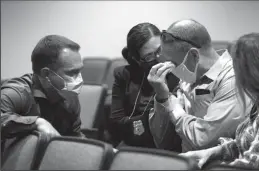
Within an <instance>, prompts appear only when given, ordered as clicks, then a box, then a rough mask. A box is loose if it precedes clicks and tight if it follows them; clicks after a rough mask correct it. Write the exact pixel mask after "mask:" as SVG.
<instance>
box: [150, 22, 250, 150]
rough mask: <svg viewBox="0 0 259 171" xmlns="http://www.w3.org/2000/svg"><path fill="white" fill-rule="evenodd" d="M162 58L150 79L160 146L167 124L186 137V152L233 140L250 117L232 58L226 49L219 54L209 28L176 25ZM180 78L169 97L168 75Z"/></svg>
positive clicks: (155, 131) (152, 123)
mask: <svg viewBox="0 0 259 171" xmlns="http://www.w3.org/2000/svg"><path fill="white" fill-rule="evenodd" d="M160 59H161V60H163V61H164V63H160V64H157V65H156V66H154V67H153V68H152V69H151V71H150V73H149V76H148V80H149V82H150V84H151V85H152V87H153V88H154V90H155V92H156V96H155V102H154V112H152V113H150V120H149V122H150V129H151V133H152V135H153V138H154V140H155V143H156V145H157V147H160V148H163V147H161V144H163V143H162V142H163V140H164V139H165V137H167V136H170V131H171V130H169V129H168V123H169V122H171V123H173V124H174V125H175V130H176V132H177V133H178V135H179V136H180V137H181V139H182V151H183V152H186V151H190V150H198V149H205V148H209V147H212V146H216V145H217V143H218V141H217V140H218V139H219V137H234V135H235V131H236V128H237V126H238V124H239V123H240V122H241V121H243V120H244V117H245V116H244V115H243V112H242V111H244V110H246V113H249V111H250V109H251V107H252V106H251V103H250V100H247V106H243V105H242V103H241V99H240V98H239V93H238V92H237V90H236V87H235V77H234V71H233V66H232V59H231V56H230V55H229V53H228V51H227V50H221V51H218V52H216V51H215V50H214V49H213V47H212V45H211V38H210V35H209V33H208V32H207V30H206V28H205V27H204V26H203V25H201V24H200V23H198V22H196V21H194V20H181V21H177V22H175V23H173V24H172V25H171V26H170V27H169V28H168V30H167V31H163V32H162V35H161V54H160ZM168 73H173V74H174V75H176V76H177V77H178V78H180V79H181V82H180V84H179V89H178V91H177V96H174V95H172V94H170V93H169V89H168V86H167V83H166V81H165V77H166V75H167V74H168Z"/></svg>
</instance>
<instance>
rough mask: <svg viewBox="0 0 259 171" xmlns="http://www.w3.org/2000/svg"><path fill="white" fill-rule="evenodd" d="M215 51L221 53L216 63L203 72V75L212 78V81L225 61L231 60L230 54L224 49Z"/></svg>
mask: <svg viewBox="0 0 259 171" xmlns="http://www.w3.org/2000/svg"><path fill="white" fill-rule="evenodd" d="M217 53H218V54H219V55H220V54H221V56H220V57H219V59H218V60H217V61H216V63H215V64H214V65H212V67H211V68H210V69H209V70H208V71H207V72H206V73H205V74H204V76H206V77H208V78H210V79H212V80H213V81H214V80H216V78H217V77H218V75H219V73H220V72H221V71H222V70H223V68H224V66H225V65H226V63H227V62H229V61H230V60H231V56H230V54H229V53H228V51H227V50H226V49H224V50H218V51H217Z"/></svg>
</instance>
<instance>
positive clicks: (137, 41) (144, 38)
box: [122, 23, 161, 64]
mask: <svg viewBox="0 0 259 171" xmlns="http://www.w3.org/2000/svg"><path fill="white" fill-rule="evenodd" d="M160 34H161V32H160V30H159V29H158V28H157V27H156V26H155V25H153V24H151V23H140V24H138V25H136V26H134V27H132V28H131V29H130V31H129V33H128V35H127V47H125V48H123V49H122V56H123V57H124V58H125V59H126V60H127V61H128V62H129V63H130V64H131V63H132V62H133V60H132V57H133V56H134V57H135V58H136V59H137V60H139V58H140V56H139V50H140V49H141V48H142V46H143V45H144V44H145V43H146V42H148V41H149V39H150V38H151V37H153V36H160Z"/></svg>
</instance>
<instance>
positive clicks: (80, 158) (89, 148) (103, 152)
mask: <svg viewBox="0 0 259 171" xmlns="http://www.w3.org/2000/svg"><path fill="white" fill-rule="evenodd" d="M112 157H113V148H112V147H111V145H109V144H106V143H103V142H101V141H97V140H91V139H81V138H74V137H55V138H53V139H52V140H51V141H50V142H49V144H48V146H47V149H46V151H45V153H44V154H43V157H42V160H41V162H40V165H39V169H38V170H104V169H107V168H108V164H109V163H110V161H109V160H111V159H112Z"/></svg>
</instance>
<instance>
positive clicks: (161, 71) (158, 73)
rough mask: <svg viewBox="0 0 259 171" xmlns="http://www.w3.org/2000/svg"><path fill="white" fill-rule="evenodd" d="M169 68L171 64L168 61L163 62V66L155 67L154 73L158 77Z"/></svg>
mask: <svg viewBox="0 0 259 171" xmlns="http://www.w3.org/2000/svg"><path fill="white" fill-rule="evenodd" d="M168 69H169V70H171V69H172V65H171V64H170V63H169V64H168V63H164V65H163V66H161V67H160V68H158V69H157V72H156V75H157V76H158V77H160V76H161V75H162V74H163V73H164V72H165V71H166V70H168Z"/></svg>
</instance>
